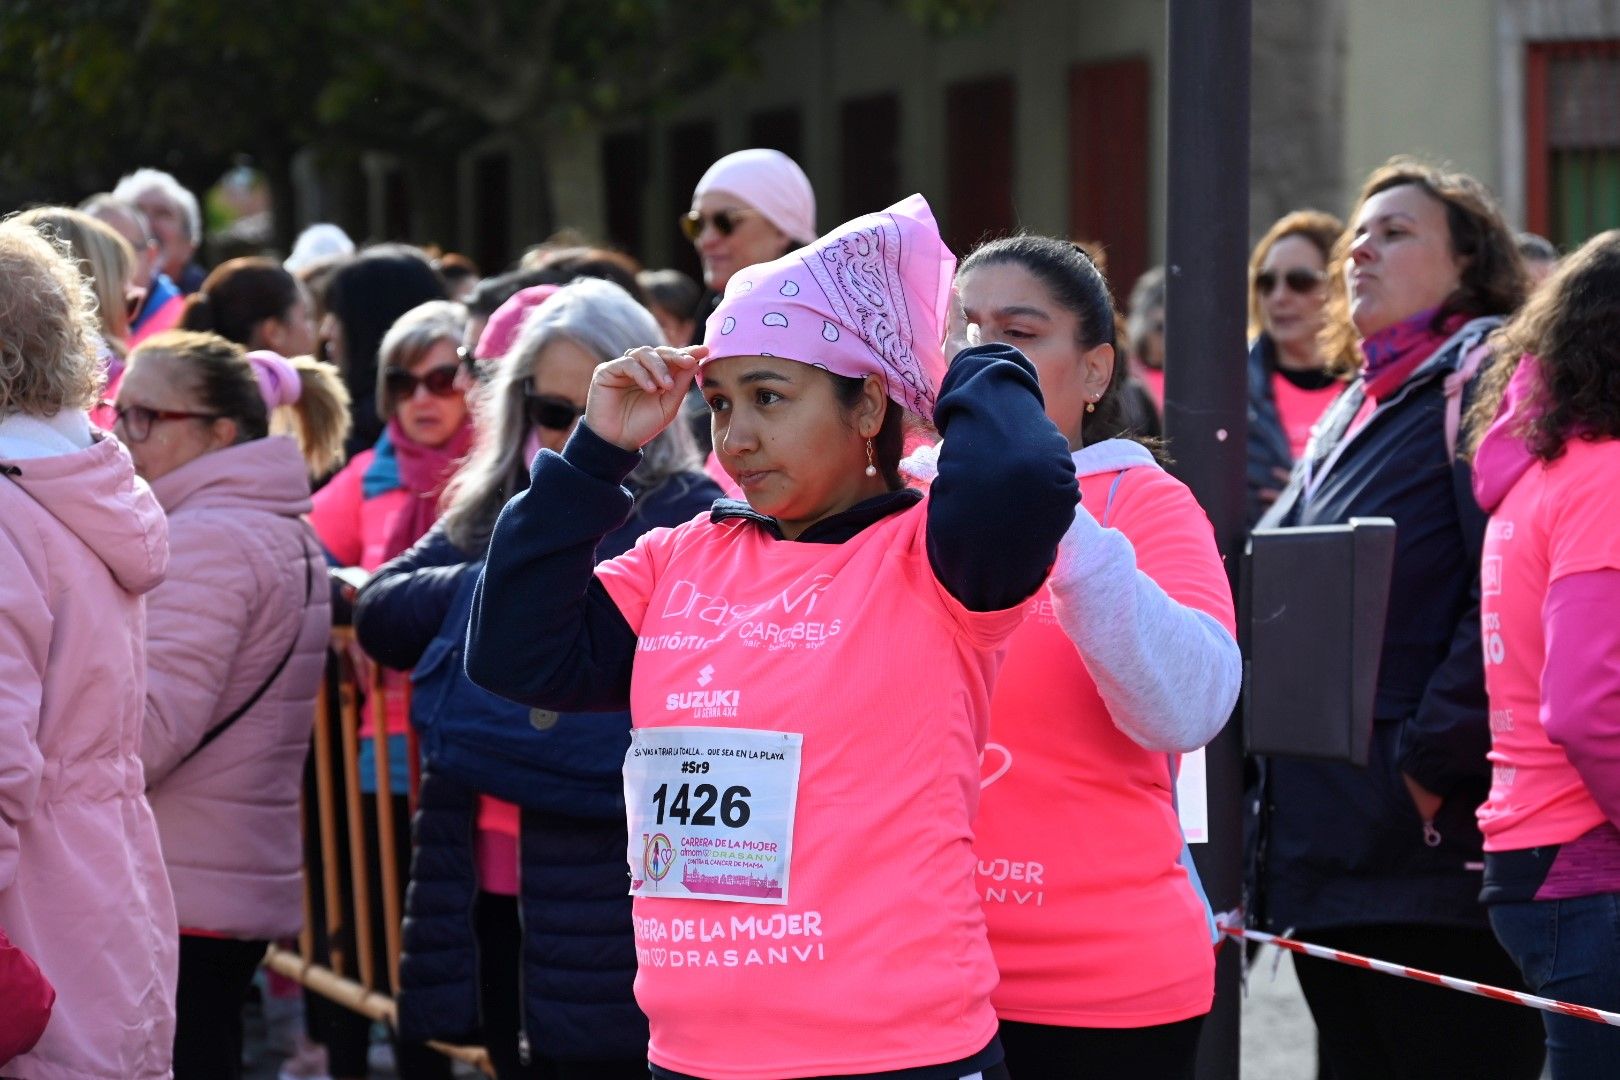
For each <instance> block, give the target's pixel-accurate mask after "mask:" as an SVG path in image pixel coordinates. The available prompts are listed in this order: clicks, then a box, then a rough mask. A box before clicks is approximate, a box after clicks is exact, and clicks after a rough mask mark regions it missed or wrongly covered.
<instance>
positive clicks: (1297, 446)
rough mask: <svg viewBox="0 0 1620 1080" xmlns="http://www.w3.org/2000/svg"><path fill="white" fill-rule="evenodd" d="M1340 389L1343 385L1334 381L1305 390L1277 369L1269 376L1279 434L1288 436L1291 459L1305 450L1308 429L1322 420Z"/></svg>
mask: <svg viewBox="0 0 1620 1080" xmlns="http://www.w3.org/2000/svg"><path fill="white" fill-rule="evenodd" d="M1343 389H1344V384H1343V383H1337V382H1336V383H1330V384H1329V385H1327V386H1324V387H1321V388H1320V389H1316V390H1306V389H1304V388H1303V387H1299V386H1295V385H1294V384H1293V383H1292V382H1290V381H1289V380H1288V378H1287V376H1285V375H1283V374H1281V373H1280V372H1279V373H1276V374H1274V375H1272V376H1271V396H1272V400H1273V401H1275V402H1276V403H1277V419H1278V420H1279V421H1280V422H1281V423H1282V429H1283V434H1284V435H1286V436H1287V437H1288V451H1289V453H1291V454H1293V455H1294V460H1296V461H1297V460H1299V458H1300V457H1301V455H1303V454H1304V453H1305V444H1306V443H1308V442H1310V441H1311V428H1313V427H1315V426H1316V422H1317V421H1318V420H1320V419H1322V414H1323V413H1324V412H1326V411H1327V407H1328V406H1329V405H1331V404H1333V399H1334V398H1336V397H1338V396H1339V392H1340V391H1342V390H1343Z"/></svg>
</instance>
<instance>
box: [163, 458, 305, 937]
mask: <svg viewBox="0 0 1620 1080" xmlns="http://www.w3.org/2000/svg"><path fill="white" fill-rule="evenodd" d="M152 491H153V493H154V494H155V495H157V497H158V501H159V502H161V503H162V504H163V509H164V510H166V511H168V514H169V573H168V577H167V578H165V579H164V582H163V584H162V585H160V586H158V588H157V589H156V590H154V591H153V592H152V595H151V596H149V597H148V598H147V601H146V622H147V645H146V663H147V676H146V728H145V734H144V736H143V738H142V741H141V760H142V761H143V762H145V763H146V782H147V796H148V797H149V798H150V799H151V800H152V810H153V812H154V813H155V814H156V815H157V822H158V831H159V833H160V834H161V836H162V838H163V854H164V860H165V862H166V863H167V864H168V867H169V880H170V882H171V883H172V884H173V886H174V902H175V908H176V909H177V910H178V912H179V915H180V926H181V928H182V929H185V930H204V931H208V932H211V933H215V934H224V935H226V936H228V937H234V938H242V939H246V940H251V939H258V938H265V939H270V938H277V937H287V936H291V935H293V934H296V933H297V932H298V929H299V927H300V926H301V925H302V924H303V914H304V907H303V884H302V883H303V877H302V874H303V869H302V868H303V840H302V832H301V829H300V824H299V816H298V797H299V791H300V788H301V787H302V784H303V777H304V757H305V755H306V753H307V752H308V750H309V733H310V727H311V725H312V724H313V722H314V717H315V696H316V693H317V692H318V690H319V688H320V682H321V677H322V672H323V668H324V664H325V658H326V645H327V639H328V638H329V636H330V633H331V626H332V619H331V611H330V607H329V599H328V597H329V595H330V594H329V587H328V585H327V579H326V562H325V560H324V559H323V557H322V555H321V550H320V547H319V545H318V544H317V543H316V542H315V536H314V534H313V533H312V532H311V531H310V528H309V526H308V525H306V524H305V523H304V521H303V519H302V515H304V514H306V513H308V511H309V506H310V502H309V477H308V473H307V471H306V467H305V464H304V459H303V457H302V456H301V455H300V454H299V452H298V446H297V444H295V443H294V442H293V441H292V440H291V439H289V438H287V437H286V436H282V435H275V436H271V437H269V438H264V439H254V440H252V441H251V442H245V443H240V444H238V445H236V446H231V447H227V448H225V449H224V450H216V451H214V452H213V453H209V454H204V455H203V456H202V457H199V458H196V459H195V460H192V461H189V462H187V463H186V464H184V465H182V466H180V468H178V469H175V470H174V471H173V472H171V473H168V474H166V475H164V476H160V477H158V478H157V479H156V480H154V481H153V482H152ZM311 583H313V584H311ZM306 594H307V596H308V600H307V602H306V599H305V597H306ZM295 638H296V643H295V641H294V639H295ZM289 646H291V647H292V650H293V651H292V655H291V657H290V658H289V659H288V660H287V665H286V667H284V668H283V669H282V670H281V672H280V673H279V674H278V675H276V678H275V680H274V682H271V683H270V684H269V686H268V688H267V689H266V690H265V692H264V693H263V694H262V695H261V696H260V697H259V699H258V701H257V702H255V703H254V704H253V706H252V708H250V709H249V710H248V711H247V712H246V713H245V714H243V715H242V716H241V717H239V718H238V719H237V720H236V722H235V723H233V724H232V725H231V726H230V728H229V729H227V730H226V731H225V732H224V733H223V734H222V735H220V736H219V737H218V738H217V739H215V740H214V741H213V742H211V743H209V744H208V745H207V746H206V747H204V748H203V749H202V750H201V751H199V752H198V753H197V755H196V756H195V757H193V758H192V759H191V760H189V761H186V762H184V763H183V764H182V762H181V759H182V758H184V757H185V756H186V755H187V754H188V753H190V752H191V750H192V749H193V748H194V747H196V746H197V745H198V743H200V742H201V740H202V738H203V736H204V735H205V734H206V733H207V732H208V731H210V730H211V729H212V728H213V727H214V725H215V724H217V723H218V722H219V721H221V720H222V719H224V718H225V717H227V716H229V715H230V714H231V713H232V712H234V711H236V710H237V709H238V708H240V707H241V706H242V705H243V704H244V703H245V702H246V701H247V700H248V699H249V698H250V697H252V695H253V693H254V691H256V690H258V689H259V688H260V687H261V686H264V685H265V681H266V680H267V679H269V678H270V675H271V673H272V672H273V671H275V668H276V665H277V664H278V663H280V662H281V659H282V657H284V656H287V650H288V647H289Z"/></svg>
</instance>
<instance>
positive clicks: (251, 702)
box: [179, 549, 315, 765]
mask: <svg viewBox="0 0 1620 1080" xmlns="http://www.w3.org/2000/svg"><path fill="white" fill-rule="evenodd" d="M314 592H315V575H314V572H313V571H311V570H310V558H309V551H308V550H307V549H306V550H305V552H304V606H303V607H301V608H299V609H298V626H297V627H296V628H294V630H293V637H292V641H290V642H288V643H287V652H286V653H285V654H284V655H283V656H282V658H281V661H280V662H279V663H277V664H276V666H275V668H274V669H273V670H272V671H271V672H270V677H269V678H267V679H265V680H264V682H263V683H261V684H259V688H258V689H257V690H255V691H253V696H252V697H250V698H248V699H247V700H246V701H244V702H243V703H242V705H241V707H240V708H238V709H237V710H236V711H235V712H233V713H231V715H229V716H227V717H225V719H223V720H221V721H220V722H219V723H217V724H215V725H214V726H213V727H211V728H209V729H208V733H207V734H206V735H204V736H203V737H202V741H201V742H199V743H198V744H197V745H196V746H193V747H192V748H191V752H190V753H188V754H187V755H186V756H185V757H183V758H181V759H180V762H179V763H180V764H181V765H184V764H185V763H186V762H188V761H190V760H191V759H192V758H194V757H196V756H197V755H198V754H200V753H202V752H203V750H204V748H206V747H207V746H208V744H209V743H211V742H213V741H214V740H215V739H217V738H219V737H220V736H221V735H223V734H225V732H226V731H227V730H228V729H229V728H230V726H231V725H232V724H234V723H236V722H237V721H238V720H240V719H242V717H243V716H245V715H247V711H248V710H249V709H251V708H253V706H255V705H257V704H258V703H259V699H260V698H261V697H263V696H264V692H265V691H266V690H268V689H270V684H271V683H273V682H275V681H276V679H277V678H279V677H280V675H281V670H282V668H285V667H286V666H287V661H289V660H291V659H292V654H293V650H294V649H296V648H298V639H299V638H300V637H302V636H303V634H304V612H306V611H308V610H309V599H310V597H311V596H313V595H314Z"/></svg>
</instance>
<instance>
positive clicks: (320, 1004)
mask: <svg viewBox="0 0 1620 1080" xmlns="http://www.w3.org/2000/svg"><path fill="white" fill-rule="evenodd" d="M360 806H361V811H362V813H363V815H364V829H365V835H366V843H365V847H366V878H367V881H368V883H369V885H370V897H371V904H370V907H371V959H372V971H373V978H374V981H375V983H376V988H377V989H378V990H380V991H382V992H383V993H385V994H391V993H393V992H394V990H393V987H392V986H391V985H390V983H389V977H388V950H387V935H386V933H385V931H384V926H383V903H382V859H381V855H380V853H379V851H378V847H377V836H378V833H377V797H376V796H375V795H373V794H370V793H367V794H366V795H365V796H364V797H363V798H362V799H361V802H360ZM390 807H391V810H392V813H393V817H394V858H395V866H396V867H398V869H399V888H400V891H399V894H398V897H399V901H400V908H401V910H403V908H404V903H405V885H406V883H407V882H408V881H409V880H410V867H411V817H410V806H409V803H408V801H407V799H406V797H405V796H404V795H395V796H393V797H392V799H391V802H390ZM343 842H344V844H345V845H346V844H347V842H348V838H347V837H345V838H344V841H343ZM346 856H347V850H346V848H345V850H344V851H343V852H341V853H340V857H341V858H343V861H342V862H340V863H339V873H340V877H341V879H342V883H343V891H344V894H345V895H347V894H348V891H349V874H348V862H347V858H346ZM318 891H319V890H317V892H318ZM344 916H345V921H346V922H348V923H349V924H350V925H348V926H346V927H345V930H344V931H343V933H342V945H343V946H344V948H345V949H346V950H347V955H348V957H349V961H348V969H347V973H348V975H349V977H350V978H352V979H356V980H358V979H359V974H358V964H357V962H356V952H355V950H356V949H357V947H358V946H357V939H356V937H355V935H354V932H353V926H352V921H353V919H354V913H353V912H352V911H349V910H345V912H344ZM316 917H317V919H318V920H323V919H324V918H325V915H324V905H323V906H322V907H321V908H320V909H319V910H318V911H317V916H316ZM316 925H317V926H321V925H322V923H321V922H319V921H317V923H316ZM319 936H320V937H321V938H324V936H325V935H324V933H322V934H320V935H319ZM304 1001H305V1006H306V1010H307V1014H308V1018H309V1033H310V1037H311V1038H312V1039H314V1040H315V1041H316V1042H319V1043H321V1044H322V1045H324V1046H325V1047H326V1053H327V1060H328V1062H329V1063H330V1066H331V1074H332V1076H333V1078H334V1080H352V1078H354V1077H363V1076H369V1075H370V1072H371V1069H370V1066H369V1065H368V1063H367V1054H368V1052H369V1051H370V1048H371V1021H370V1020H369V1019H367V1018H366V1017H364V1016H361V1015H360V1014H359V1013H356V1012H351V1011H350V1010H348V1009H345V1008H344V1007H343V1006H341V1005H339V1004H337V1003H336V1002H333V1001H331V1000H329V999H327V998H325V997H322V996H321V995H320V994H316V993H309V994H306V995H305V997H304ZM394 1062H395V1066H396V1068H397V1070H398V1074H399V1077H400V1080H450V1075H451V1074H450V1059H449V1058H447V1057H445V1056H444V1055H443V1054H441V1053H439V1052H438V1051H437V1050H433V1049H431V1048H429V1047H428V1046H426V1045H424V1044H421V1043H404V1042H400V1041H399V1040H398V1039H395V1040H394Z"/></svg>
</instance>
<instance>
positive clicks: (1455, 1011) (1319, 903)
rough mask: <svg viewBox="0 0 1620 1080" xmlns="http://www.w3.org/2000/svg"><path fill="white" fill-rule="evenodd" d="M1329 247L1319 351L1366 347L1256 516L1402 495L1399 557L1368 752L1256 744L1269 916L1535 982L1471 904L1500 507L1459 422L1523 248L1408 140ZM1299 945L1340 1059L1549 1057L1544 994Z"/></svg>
mask: <svg viewBox="0 0 1620 1080" xmlns="http://www.w3.org/2000/svg"><path fill="white" fill-rule="evenodd" d="M1328 269H1329V293H1328V302H1327V308H1326V311H1327V314H1326V325H1325V328H1324V330H1323V335H1322V341H1321V346H1322V351H1323V353H1324V354H1325V355H1326V356H1327V357H1328V363H1329V365H1330V368H1331V369H1334V370H1340V369H1342V367H1343V365H1346V364H1348V363H1350V362H1351V358H1352V357H1353V358H1354V362H1355V363H1356V365H1357V366H1356V368H1355V369H1354V371H1352V372H1346V374H1353V375H1354V376H1355V377H1354V378H1353V379H1352V381H1351V382H1350V384H1349V386H1348V387H1346V389H1345V391H1344V392H1343V393H1342V394H1340V395H1339V397H1338V398H1336V399H1335V400H1334V402H1333V404H1332V405H1330V406H1329V407H1328V410H1327V412H1326V413H1324V414H1323V416H1322V419H1321V420H1320V421H1319V422H1318V424H1317V427H1316V432H1315V434H1313V435H1312V436H1311V439H1310V442H1309V444H1308V445H1307V446H1306V448H1305V452H1304V454H1303V455H1302V456H1301V460H1300V464H1299V465H1298V466H1297V467H1296V468H1295V470H1294V474H1293V478H1292V480H1291V481H1290V483H1289V485H1288V487H1287V488H1286V489H1285V490H1284V491H1283V492H1282V494H1281V495H1280V496H1278V498H1277V501H1276V503H1275V504H1274V505H1273V506H1272V508H1271V510H1270V511H1269V512H1268V513H1267V514H1266V516H1265V517H1263V518H1262V519H1261V521H1260V525H1261V527H1267V526H1316V525H1342V524H1345V523H1347V522H1349V521H1350V520H1351V519H1353V518H1358V517H1361V518H1366V517H1384V518H1391V519H1393V520H1394V522H1395V527H1396V531H1395V556H1394V567H1393V578H1392V582H1391V587H1390V594H1389V610H1388V616H1387V618H1386V619H1385V622H1384V627H1383V643H1382V649H1381V656H1380V662H1379V667H1378V684H1377V691H1376V696H1375V702H1374V706H1373V710H1374V711H1373V731H1372V739H1371V748H1370V750H1369V761H1368V763H1367V765H1366V766H1357V765H1352V764H1349V763H1348V762H1335V761H1314V760H1309V759H1305V758H1293V757H1271V758H1264V759H1261V777H1262V779H1261V785H1260V792H1259V806H1260V818H1259V823H1258V825H1259V828H1258V834H1257V840H1258V847H1257V849H1256V852H1257V856H1258V857H1257V858H1256V860H1254V873H1255V875H1256V882H1255V885H1256V890H1255V895H1256V904H1257V907H1256V911H1255V917H1256V918H1257V920H1258V922H1259V924H1260V925H1261V926H1262V927H1263V928H1264V929H1266V930H1270V931H1273V932H1276V933H1282V932H1284V931H1286V930H1289V929H1291V928H1292V929H1294V930H1296V931H1297V933H1298V935H1299V936H1300V937H1301V938H1304V939H1305V940H1307V941H1313V942H1318V943H1321V944H1323V945H1327V946H1330V947H1334V948H1340V949H1344V950H1346V951H1349V952H1354V953H1359V954H1362V955H1366V956H1374V957H1378V958H1380V959H1387V960H1393V961H1397V962H1399V963H1404V964H1411V965H1413V966H1414V967H1419V968H1423V969H1425V970H1427V971H1438V972H1444V973H1446V974H1448V975H1457V976H1460V977H1462V978H1467V979H1474V980H1477V981H1480V982H1485V983H1491V984H1494V985H1498V986H1501V985H1507V986H1515V985H1520V979H1519V975H1518V972H1517V971H1516V970H1515V969H1514V966H1513V963H1512V961H1511V960H1509V958H1508V956H1507V954H1506V953H1504V952H1503V951H1502V948H1501V946H1500V945H1499V944H1498V943H1497V941H1496V939H1495V938H1494V937H1493V936H1492V935H1491V931H1490V927H1489V926H1488V925H1487V923H1486V918H1485V910H1484V908H1483V907H1481V906H1480V903H1479V892H1480V868H1481V865H1482V863H1481V860H1482V853H1481V839H1480V833H1479V826H1478V824H1477V822H1476V821H1475V819H1474V811H1475V809H1476V808H1477V807H1478V806H1479V804H1480V803H1481V802H1482V801H1484V799H1485V796H1486V792H1487V789H1488V788H1489V786H1490V763H1489V762H1488V761H1487V760H1486V757H1485V755H1486V751H1487V750H1488V748H1489V745H1490V721H1489V717H1488V715H1487V709H1486V701H1485V679H1484V671H1483V669H1482V663H1481V652H1480V621H1479V619H1480V616H1479V605H1480V587H1479V565H1480V563H1479V559H1480V546H1481V544H1482V543H1483V542H1484V539H1485V514H1484V512H1483V511H1482V510H1481V509H1480V508H1479V504H1478V503H1476V502H1475V500H1474V495H1473V492H1472V491H1471V490H1470V474H1469V468H1468V464H1467V462H1466V461H1464V460H1462V459H1461V458H1460V457H1459V455H1458V454H1457V441H1458V430H1459V426H1460V422H1461V416H1462V413H1463V411H1464V406H1465V402H1466V399H1467V397H1468V396H1469V394H1470V393H1471V392H1472V391H1471V389H1470V383H1471V381H1472V380H1473V377H1474V375H1475V373H1476V372H1477V370H1478V366H1479V364H1480V363H1481V362H1482V361H1483V359H1484V357H1485V356H1486V355H1487V353H1488V352H1489V349H1488V347H1487V346H1486V345H1485V341H1486V338H1487V337H1488V336H1489V334H1490V333H1491V332H1492V331H1494V330H1495V329H1496V328H1497V327H1498V326H1500V325H1501V323H1502V319H1503V317H1504V316H1507V315H1509V314H1511V313H1512V312H1513V311H1514V309H1515V308H1517V307H1518V306H1519V304H1520V303H1521V302H1522V301H1523V300H1524V295H1525V287H1526V279H1525V274H1524V268H1523V267H1522V265H1521V264H1520V262H1519V255H1518V252H1517V251H1516V250H1515V248H1514V242H1513V233H1512V231H1511V230H1510V229H1508V227H1507V225H1506V223H1505V222H1504V221H1503V220H1502V215H1501V212H1500V211H1499V210H1498V209H1497V207H1496V203H1495V201H1494V200H1493V199H1492V198H1491V196H1490V194H1489V192H1487V191H1486V190H1485V187H1484V186H1483V185H1482V184H1480V183H1479V182H1478V181H1477V180H1475V179H1473V178H1472V177H1470V176H1466V175H1463V174H1460V173H1452V172H1445V171H1442V170H1440V169H1438V168H1434V167H1431V166H1428V165H1424V164H1422V163H1419V162H1415V161H1412V160H1410V159H1404V158H1397V159H1394V160H1392V161H1390V162H1389V163H1388V164H1386V165H1383V166H1381V167H1380V168H1378V169H1376V170H1374V172H1373V173H1372V175H1371V176H1370V177H1368V179H1367V183H1366V185H1365V186H1364V187H1363V188H1362V190H1361V196H1360V198H1359V199H1358V200H1357V203H1356V207H1355V210H1354V212H1353V213H1352V214H1351V215H1350V224H1349V227H1348V228H1347V229H1346V230H1345V232H1344V234H1343V235H1342V236H1340V238H1339V241H1338V243H1337V244H1336V245H1335V246H1334V250H1333V258H1332V260H1331V261H1330V262H1329V264H1328ZM1346 346H1349V347H1350V348H1349V349H1347V348H1346ZM1294 967H1295V969H1296V970H1297V972H1298V973H1299V982H1300V986H1301V988H1302V989H1303V990H1304V993H1305V1000H1306V1003H1307V1004H1308V1005H1309V1006H1310V1008H1311V1015H1312V1016H1313V1017H1314V1018H1315V1019H1316V1025H1317V1030H1318V1032H1319V1033H1320V1052H1321V1057H1322V1061H1323V1062H1324V1064H1325V1065H1326V1067H1327V1071H1328V1072H1329V1073H1330V1074H1331V1075H1332V1076H1333V1077H1334V1080H1359V1078H1362V1077H1366V1078H1369V1080H1371V1078H1374V1077H1376V1078H1379V1080H1387V1078H1390V1077H1411V1078H1414V1080H1416V1078H1419V1077H1435V1076H1489V1077H1493V1078H1501V1080H1519V1078H1530V1080H1533V1078H1534V1077H1537V1076H1539V1075H1540V1073H1541V1065H1542V1058H1543V1052H1542V1046H1541V1025H1540V1022H1539V1021H1538V1020H1537V1019H1536V1017H1535V1014H1534V1013H1533V1012H1531V1011H1530V1010H1528V1009H1523V1008H1517V1007H1514V1006H1511V1005H1507V1004H1504V1003H1502V1002H1497V1001H1490V1000H1487V999H1483V998H1477V997H1470V996H1468V995H1465V994H1458V993H1455V992H1453V991H1450V990H1445V989H1443V988H1438V987H1433V986H1426V985H1424V984H1423V983H1418V982H1412V981H1409V980H1402V979H1390V978H1387V977H1385V976H1382V975H1378V974H1376V973H1374V972H1368V971H1363V970H1360V969H1357V968H1352V967H1347V966H1345V965H1343V964H1335V963H1333V962H1331V961H1326V960H1317V959H1313V958H1310V957H1305V956H1297V955H1296V956H1295V957H1294Z"/></svg>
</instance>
